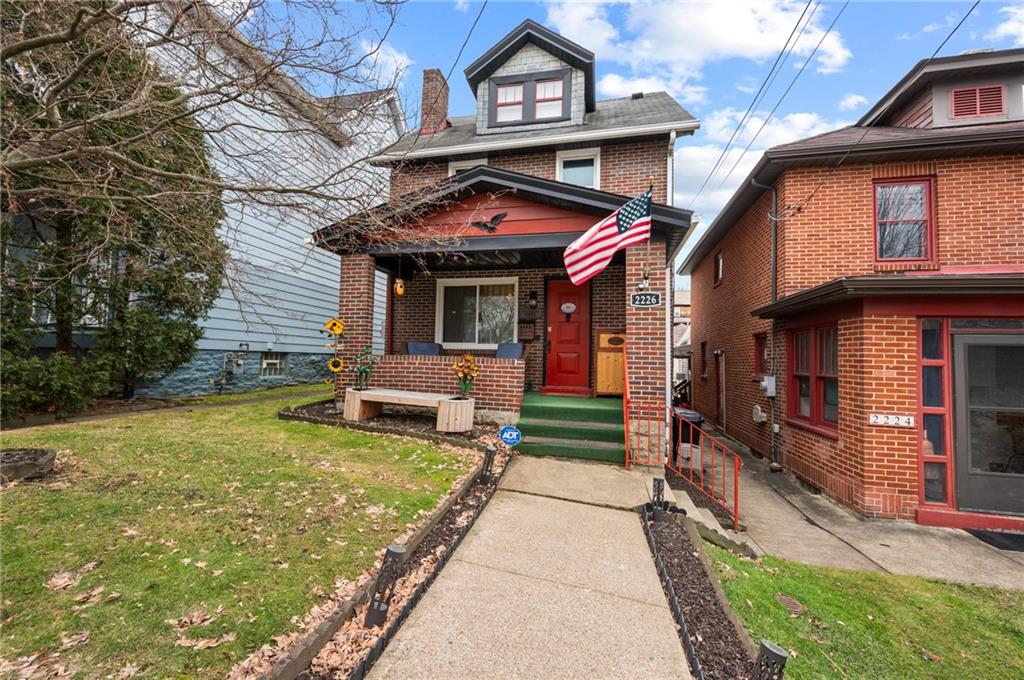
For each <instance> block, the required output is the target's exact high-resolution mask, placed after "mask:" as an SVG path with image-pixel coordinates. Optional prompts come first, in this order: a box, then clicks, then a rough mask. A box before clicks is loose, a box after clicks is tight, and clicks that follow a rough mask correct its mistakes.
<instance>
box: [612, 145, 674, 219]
mask: <svg viewBox="0 0 1024 680" xmlns="http://www.w3.org/2000/svg"><path fill="white" fill-rule="evenodd" d="M667 182H668V135H665V136H662V137H658V138H654V139H645V140H642V141H633V142H622V143H618V144H604V145H602V146H601V189H602V191H610V192H612V193H613V194H622V195H623V196H634V195H636V194H639V193H642V192H644V191H646V190H647V187H648V185H649V184H651V183H653V185H654V192H653V197H654V202H655V203H665V202H666V197H667V194H666V186H667V184H666V183H667Z"/></svg>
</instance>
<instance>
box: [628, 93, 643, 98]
mask: <svg viewBox="0 0 1024 680" xmlns="http://www.w3.org/2000/svg"><path fill="white" fill-rule="evenodd" d="M643 98H644V93H643V92H634V93H633V96H632V97H630V99H643Z"/></svg>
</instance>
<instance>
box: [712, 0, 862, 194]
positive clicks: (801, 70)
mask: <svg viewBox="0 0 1024 680" xmlns="http://www.w3.org/2000/svg"><path fill="white" fill-rule="evenodd" d="M849 4H850V0H846V2H845V3H843V6H842V7H840V8H839V12H838V13H836V16H835V18H833V19H832V23H831V24H829V26H828V28H827V29H826V30H825V32H824V33H823V34H822V35H821V39H820V40H818V44H817V45H815V46H814V49H813V50H811V53H810V54H808V55H807V59H805V60H804V63H803V64H802V65H801V66H800V70H799V71H797V72H796V75H795V76H793V80H791V81H790V83H789V87H787V88H786V90H785V92H783V93H782V96H781V97H779V101H777V102H775V106H774V107H773V108H772V110H771V111H769V112H768V115H767V116H766V117H765V119H764V120H763V121H761V127H759V128H758V129H757V132H755V133H754V136H753V137H751V138H750V141H749V142H747V146H746V147H745V148H744V149H743V153H741V154H740V155H739V157H738V158H737V159H736V162H735V163H733V166H732V167H731V168H730V169H729V174H727V175H726V176H725V177H724V178H723V179H722V181H721V183H720V184H719V185H718V188H722V186H723V185H724V184H725V183H726V182H728V181H729V178H730V177H732V173H734V172H736V168H737V167H738V166H739V164H740V161H742V160H743V156H744V155H745V154H746V153H747V152H748V151H750V147H751V146H753V144H754V142H755V141H756V140H757V138H758V137H759V136H760V135H761V132H762V131H763V130H764V128H765V126H766V125H768V121H770V120H771V119H772V116H774V115H775V112H776V111H778V110H779V106H780V105H781V104H782V100H784V99H785V98H786V95H788V94H789V91H790V90H792V89H793V86H794V85H796V81H797V80H798V79H799V78H800V74H802V73H803V72H804V69H805V68H807V65H808V64H809V63H811V59H813V58H814V55H815V54H817V52H818V49H819V48H820V47H821V45H822V44H823V43H824V42H825V38H827V37H828V35H829V33H831V32H832V29H833V28H834V27H835V25H836V22H838V21H839V17H841V16H843V12H845V11H846V8H847V6H849ZM819 6H820V3H819Z"/></svg>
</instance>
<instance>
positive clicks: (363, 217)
mask: <svg viewBox="0 0 1024 680" xmlns="http://www.w3.org/2000/svg"><path fill="white" fill-rule="evenodd" d="M498 192H511V193H513V194H514V195H515V196H517V197H518V198H521V199H524V200H529V201H534V202H536V203H540V204H544V205H550V206H553V207H556V208H562V209H565V210H570V211H573V212H576V213H581V214H585V215H593V216H594V217H596V218H600V217H604V216H606V215H608V214H610V213H612V212H614V211H615V210H618V209H619V208H620V207H622V205H623V204H625V203H626V202H627V201H629V200H630V199H631V198H633V197H632V196H622V195H620V194H613V193H611V192H608V191H600V190H598V189H591V188H588V187H581V186H577V185H575V184H567V183H565V182H558V181H555V180H549V179H542V178H540V177H534V176H532V175H524V174H522V173H518V172H511V171H509V170H503V169H501V168H494V167H490V166H486V165H479V166H477V167H475V168H472V169H470V170H467V171H466V172H462V173H460V174H458V175H455V176H454V177H451V178H449V179H448V181H446V182H445V183H444V184H442V185H441V186H440V187H439V188H433V189H431V190H429V194H421V195H419V196H414V197H411V198H410V197H409V196H402V197H401V198H400V199H398V201H396V202H395V203H392V202H390V201H389V202H385V203H381V204H379V205H377V206H374V207H373V208H370V209H369V210H367V211H364V212H362V213H357V214H355V215H352V216H350V217H347V218H345V219H344V220H341V221H339V222H337V223H335V224H332V225H330V226H328V227H324V228H323V229H319V230H317V231H316V232H315V233H314V235H313V238H314V242H315V243H316V244H317V245H318V246H319V247H321V248H325V249H326V250H330V251H332V252H335V253H342V252H345V250H346V244H347V243H351V241H352V238H351V235H352V234H353V233H358V231H359V229H360V228H361V227H362V226H363V225H365V224H367V223H372V222H375V221H380V220H382V219H387V220H391V221H393V222H400V223H401V222H413V221H416V220H418V219H421V218H422V217H423V216H424V215H425V214H427V212H429V211H431V210H437V209H441V208H443V207H445V206H446V205H451V204H453V203H456V202H458V201H460V200H464V199H466V198H468V197H471V196H474V195H477V194H483V193H498ZM651 213H652V218H653V219H652V230H653V232H654V234H655V237H659V238H663V239H665V240H666V242H667V245H668V247H667V248H666V255H667V259H666V261H667V262H671V261H672V259H673V258H674V257H675V255H676V254H677V253H678V251H679V248H680V247H681V246H682V244H683V242H684V241H685V240H686V236H687V235H688V234H689V232H690V229H691V228H692V223H691V218H692V215H693V211H691V210H684V209H682V208H676V207H674V206H670V205H664V204H660V203H655V204H652V206H651ZM595 221H596V220H595ZM577 236H579V232H558V233H541V234H517V235H509V236H473V237H469V238H462V237H457V238H453V239H451V240H450V241H449V242H444V243H435V242H431V243H430V244H429V245H428V246H425V245H424V244H422V243H419V242H415V241H410V242H405V243H403V242H397V243H394V244H390V245H384V244H380V243H375V244H373V245H370V246H368V247H367V248H365V249H364V251H365V252H367V253H369V254H370V255H374V256H378V257H379V256H395V255H401V254H403V253H420V252H424V250H425V249H428V250H430V251H433V252H438V251H447V252H484V251H490V252H505V251H525V250H550V249H562V248H565V246H567V245H569V244H570V243H571V242H572V241H573V240H575V239H576V237H577ZM346 237H348V238H346Z"/></svg>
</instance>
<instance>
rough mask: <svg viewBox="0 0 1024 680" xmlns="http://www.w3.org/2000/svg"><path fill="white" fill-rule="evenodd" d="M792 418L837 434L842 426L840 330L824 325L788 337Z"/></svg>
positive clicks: (789, 411)
mask: <svg viewBox="0 0 1024 680" xmlns="http://www.w3.org/2000/svg"><path fill="white" fill-rule="evenodd" d="M789 383H790V384H789V395H788V396H789V399H788V409H787V410H788V415H789V418H790V419H792V420H794V421H796V422H802V423H806V424H807V425H811V426H814V427H818V428H824V429H826V430H830V431H834V430H835V429H836V428H837V426H838V424H839V330H838V328H837V327H836V326H823V327H819V328H807V329H801V330H798V331H793V332H791V333H790V335H789Z"/></svg>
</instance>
